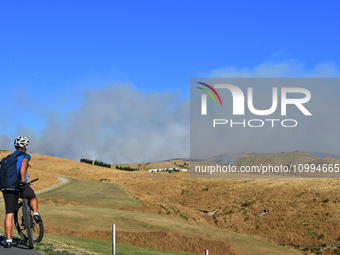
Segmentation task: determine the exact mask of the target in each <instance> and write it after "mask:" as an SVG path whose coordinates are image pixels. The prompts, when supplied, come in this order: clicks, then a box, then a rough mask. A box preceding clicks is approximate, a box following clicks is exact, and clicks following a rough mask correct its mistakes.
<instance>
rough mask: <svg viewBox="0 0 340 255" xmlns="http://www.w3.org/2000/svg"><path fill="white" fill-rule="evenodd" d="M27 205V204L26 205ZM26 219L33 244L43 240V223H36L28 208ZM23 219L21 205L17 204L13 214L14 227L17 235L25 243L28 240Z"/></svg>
mask: <svg viewBox="0 0 340 255" xmlns="http://www.w3.org/2000/svg"><path fill="white" fill-rule="evenodd" d="M26 204H27V203H26ZM28 208H29V210H28V215H29V216H28V218H29V219H30V220H29V222H30V229H31V233H32V237H33V242H34V243H39V242H41V240H42V239H43V236H44V225H43V222H39V223H37V222H36V221H35V219H34V217H33V211H32V209H31V207H30V206H28ZM25 218H26V217H24V215H23V204H22V203H19V209H18V211H16V212H15V213H14V222H15V227H16V229H17V231H18V233H19V235H20V236H21V237H22V238H23V239H24V241H25V242H26V241H27V240H28V235H27V231H26V229H27V227H26V224H25V223H26V222H25Z"/></svg>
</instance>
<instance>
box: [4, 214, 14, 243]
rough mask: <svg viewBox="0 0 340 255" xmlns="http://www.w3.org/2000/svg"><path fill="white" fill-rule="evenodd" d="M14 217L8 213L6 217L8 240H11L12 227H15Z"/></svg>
mask: <svg viewBox="0 0 340 255" xmlns="http://www.w3.org/2000/svg"><path fill="white" fill-rule="evenodd" d="M13 215H14V213H6V217H5V232H6V237H7V240H11V239H12V238H11V236H12V227H13Z"/></svg>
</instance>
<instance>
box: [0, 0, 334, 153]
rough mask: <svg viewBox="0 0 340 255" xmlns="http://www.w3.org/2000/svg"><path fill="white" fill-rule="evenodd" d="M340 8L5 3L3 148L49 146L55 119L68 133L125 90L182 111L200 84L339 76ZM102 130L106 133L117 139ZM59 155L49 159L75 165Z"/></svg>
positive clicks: (0, 29) (0, 64)
mask: <svg viewBox="0 0 340 255" xmlns="http://www.w3.org/2000/svg"><path fill="white" fill-rule="evenodd" d="M339 5H340V4H339V2H338V1H325V2H322V3H321V2H318V1H261V2H259V1H213V2H198V1H2V2H1V3H0V10H1V15H0V24H1V25H0V33H1V35H2V36H1V37H2V40H1V42H0V45H1V48H0V49H1V58H0V68H1V74H0V84H1V88H2V93H1V102H0V106H1V109H2V111H1V115H2V119H6V121H5V122H4V121H2V122H3V123H2V124H1V129H0V134H2V138H0V145H1V146H3V147H6V143H7V142H8V139H10V140H12V138H13V136H16V135H20V134H21V133H22V132H24V133H25V132H26V133H28V135H31V136H34V137H36V139H37V140H39V139H42V136H43V134H46V132H48V130H49V129H50V128H51V127H50V125H51V124H50V123H51V121H52V120H53V122H57V123H58V124H60V125H61V128H65V132H66V128H67V127H71V126H73V125H75V126H76V125H77V124H76V123H74V122H72V121H74V120H75V119H77V117H75V116H79V115H81V113H80V111H81V110H82V109H83V108H84V105H86V104H87V102H88V99H89V98H90V97H91V96H90V94H91V93H95V91H98V93H100V92H105V91H111V88H112V87H114V86H116V85H115V84H119V83H122V84H129V86H128V87H129V91H125V92H124V93H125V94H122V95H120V97H123V98H124V97H125V98H126V102H128V101H129V95H130V94H129V93H130V92H131V93H140V94H141V95H143V96H144V99H145V97H147V96H148V95H149V93H151V92H153V93H156V94H155V95H156V96H158V97H159V98H162V97H166V98H171V100H170V101H169V105H168V106H164V110H165V111H174V109H175V108H176V107H175V106H178V105H181V104H182V103H183V104H185V102H182V101H183V100H184V101H187V100H189V84H190V78H194V77H210V76H220V77H221V76H229V77H230V76H235V77H237V76H252V77H253V76H257V77H258V76H263V77H281V76H282V77H287V76H288V77H306V76H309V77H313V76H319V77H339V69H338V66H339V62H340V51H339V44H340V37H339V33H338V24H339V19H340V18H339V15H338V10H339ZM320 70H321V71H320ZM114 88H116V89H117V91H122V90H120V89H119V86H118V87H114ZM111 93H113V94H114V93H115V92H114V91H111ZM164 93H165V94H164ZM169 93H170V94H169ZM145 103H146V106H145V107H146V109H148V108H147V106H148V102H145ZM121 107H124V103H122V105H121ZM143 107H144V106H143ZM150 107H151V106H150ZM162 109H163V108H162ZM185 109H186V108H185ZM185 109H184V108H183V109H181V110H178V111H186V110H185ZM98 111H100V110H99V109H98ZM107 114H110V113H107ZM177 114H178V112H177ZM174 115H176V114H175V113H174ZM132 116H134V115H132ZM128 117H129V116H128V115H127V116H126V118H128ZM151 117H152V118H156V116H151ZM185 118H186V117H183V121H184V119H185ZM154 121H155V123H156V122H157V121H156V120H154ZM178 123H180V121H179V122H178ZM104 124H105V123H102V125H101V127H99V128H98V130H97V131H98V132H99V133H100V132H103V130H106V131H108V130H111V131H108V132H109V133H110V134H112V135H113V134H117V132H116V131H114V130H115V129H116V128H115V127H113V126H106V127H105V128H104V126H105V125H104ZM185 125H187V124H185ZM162 126H164V123H163V125H162ZM82 128H85V127H82ZM99 129H100V130H101V131H100V130H99ZM141 130H144V129H143V127H141ZM155 130H157V128H155ZM20 132H21V133H20ZM155 132H156V131H155ZM159 132H163V131H162V130H160V131H159ZM60 135H61V134H60ZM124 135H128V136H129V137H131V136H133V134H125V133H124ZM183 135H184V134H183ZM71 137H72V136H71ZM1 139H2V140H1ZM82 139H84V138H82ZM155 144H157V141H155ZM96 146H98V147H100V146H101V144H97V145H96ZM113 146H115V144H114V142H113ZM179 146H180V145H179ZM6 148H7V147H6ZM155 148H157V146H156V145H155ZM35 149H36V150H38V148H37V147H36V148H35ZM60 150H62V146H61V147H60ZM60 150H51V151H46V153H55V154H59V155H62V156H65V157H69V158H75V157H76V156H67V155H64V154H63V153H61V152H60ZM131 153H132V152H131ZM134 153H137V154H138V153H139V152H138V151H137V152H134ZM96 155H97V156H98V153H97V154H96V153H95V156H96Z"/></svg>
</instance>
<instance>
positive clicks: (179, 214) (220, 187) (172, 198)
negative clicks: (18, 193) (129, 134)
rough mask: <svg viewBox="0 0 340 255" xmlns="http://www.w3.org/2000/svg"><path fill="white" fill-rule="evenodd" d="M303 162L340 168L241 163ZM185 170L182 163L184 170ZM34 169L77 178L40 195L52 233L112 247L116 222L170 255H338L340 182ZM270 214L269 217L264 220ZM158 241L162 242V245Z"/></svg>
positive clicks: (41, 165)
mask: <svg viewBox="0 0 340 255" xmlns="http://www.w3.org/2000/svg"><path fill="white" fill-rule="evenodd" d="M261 158H262V159H261ZM297 158H298V159H299V163H305V162H306V163H311V162H314V163H315V162H326V163H329V162H333V163H334V162H337V160H336V159H334V158H331V157H325V158H322V159H319V158H316V157H314V156H311V155H309V154H306V153H302V152H292V153H282V154H281V153H280V154H272V155H270V154H260V155H256V154H250V155H245V157H244V158H243V159H242V158H241V159H239V160H240V161H238V163H237V164H260V163H261V162H262V163H268V162H271V164H281V163H283V162H285V163H287V162H293V163H294V162H296V160H297ZM184 163H187V162H183V161H179V160H178V161H177V162H176V165H184ZM31 165H32V169H31V171H32V173H34V172H35V171H36V173H44V174H45V173H47V174H55V175H60V176H66V177H71V178H77V179H73V180H72V182H71V183H70V184H67V185H65V186H64V187H62V188H58V189H55V190H53V191H50V192H49V193H46V194H41V195H40V196H39V197H40V199H41V202H42V203H44V204H42V203H41V204H40V210H42V211H43V213H44V219H46V224H47V226H48V229H49V230H48V231H50V232H51V233H56V234H64V235H73V236H83V237H91V238H101V239H103V240H107V239H108V238H109V236H110V233H109V231H110V225H111V224H112V223H116V226H117V228H118V230H117V231H118V233H119V236H120V237H119V238H121V239H120V241H121V242H126V243H128V241H129V240H133V242H134V243H133V244H138V245H140V246H148V247H154V248H159V247H162V248H164V249H167V247H166V244H167V243H168V244H169V243H172V242H174V243H176V242H178V240H185V242H183V243H181V242H178V244H179V245H178V248H179V247H183V244H184V243H189V244H190V245H191V247H194V246H195V245H196V247H197V246H198V245H197V244H198V243H202V242H203V243H205V242H206V244H209V245H211V246H212V247H214V246H221V245H226V247H228V245H231V247H230V248H231V249H230V251H231V252H235V253H238V254H249V251H251V254H293V253H294V251H293V250H287V249H285V248H283V247H281V246H277V245H275V243H276V244H281V245H282V246H283V245H285V246H290V247H291V246H294V247H296V248H297V247H299V248H298V250H306V251H305V252H307V250H308V251H309V252H310V251H311V250H312V252H313V253H316V252H317V251H319V250H322V249H325V248H327V249H328V250H330V248H331V249H335V251H338V250H337V248H335V246H336V245H337V244H338V243H339V240H340V230H339V223H338V222H339V213H338V211H339V209H340V208H339V207H340V200H339V198H338V196H337V194H338V193H339V192H340V181H339V180H338V179H336V178H334V179H326V178H323V179H301V178H288V179H287V178H285V179H249V178H248V179H192V178H190V174H189V173H187V172H179V173H167V172H159V173H149V172H148V171H147V169H148V167H150V168H157V167H158V168H165V167H176V165H175V164H174V162H170V161H169V162H162V163H160V165H159V166H157V164H156V163H152V165H151V164H141V165H140V166H139V167H140V169H142V170H139V171H135V172H127V171H122V170H116V169H109V168H102V167H98V166H93V165H88V164H85V163H80V162H76V161H71V160H65V159H61V158H57V157H52V156H44V155H34V156H32V164H31ZM130 166H131V167H136V166H138V164H135V165H130ZM144 169H145V170H144ZM115 184H116V185H118V186H116V185H115ZM91 187H93V189H92V188H91ZM119 187H120V188H119ZM90 189H92V190H90ZM118 190H119V191H118ZM97 191H98V192H97ZM108 191H109V192H108ZM115 191H117V194H115ZM93 194H96V195H94V196H92V197H91V198H90V197H89V196H91V195H93ZM119 194H120V195H119ZM84 197H87V198H88V199H84ZM119 197H120V198H119ZM90 200H91V201H93V203H89V201H90ZM105 203H107V206H106V205H105ZM264 209H267V210H269V213H267V214H266V215H265V216H263V217H257V215H258V213H259V212H261V211H263V210H264ZM1 210H2V209H1ZM216 210H217V211H216ZM205 211H206V212H208V213H205ZM63 212H64V213H63ZM213 212H215V213H213ZM0 213H1V212H0ZM98 219H100V220H99V221H98ZM62 222H64V224H61V223H62ZM157 236H162V239H160V240H162V241H159V240H157V241H155V238H154V237H157ZM252 236H256V237H259V238H261V239H262V240H261V239H258V238H254V237H252ZM117 238H118V237H117ZM197 238H202V240H200V239H197ZM164 240H166V242H164ZM265 240H267V241H269V242H266V241H265ZM215 242H218V245H216V243H215ZM130 244H131V243H130ZM162 245H163V246H162ZM188 249H189V248H188ZM190 249H192V250H190V252H193V253H194V252H196V251H194V249H193V248H190ZM181 251H183V248H182V250H181ZM200 253H202V251H201V250H200ZM213 254H225V253H223V252H222V251H216V252H215V253H213Z"/></svg>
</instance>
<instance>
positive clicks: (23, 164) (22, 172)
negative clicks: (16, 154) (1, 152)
mask: <svg viewBox="0 0 340 255" xmlns="http://www.w3.org/2000/svg"><path fill="white" fill-rule="evenodd" d="M27 166H28V159H27V158H23V159H22V161H21V165H20V175H21V181H23V182H25V176H26V170H27Z"/></svg>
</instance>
